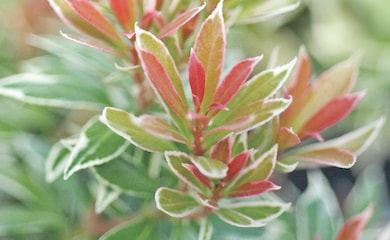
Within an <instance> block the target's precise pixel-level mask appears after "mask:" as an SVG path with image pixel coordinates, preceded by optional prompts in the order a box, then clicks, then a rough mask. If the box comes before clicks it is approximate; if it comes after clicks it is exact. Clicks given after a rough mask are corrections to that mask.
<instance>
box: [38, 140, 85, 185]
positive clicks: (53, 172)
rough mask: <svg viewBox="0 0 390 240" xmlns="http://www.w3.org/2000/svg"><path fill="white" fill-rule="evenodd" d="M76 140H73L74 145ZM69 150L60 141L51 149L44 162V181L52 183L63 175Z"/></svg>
mask: <svg viewBox="0 0 390 240" xmlns="http://www.w3.org/2000/svg"><path fill="white" fill-rule="evenodd" d="M76 141H77V140H75V143H76ZM69 155H70V150H69V149H68V148H66V147H65V146H64V145H63V143H62V142H61V141H59V142H57V143H56V144H55V145H54V146H53V147H51V149H50V152H49V154H48V156H47V159H46V161H45V170H46V181H47V182H53V181H54V180H56V179H57V178H58V177H59V176H60V175H61V174H63V173H64V171H65V169H66V166H67V165H68V164H69V163H68V162H69Z"/></svg>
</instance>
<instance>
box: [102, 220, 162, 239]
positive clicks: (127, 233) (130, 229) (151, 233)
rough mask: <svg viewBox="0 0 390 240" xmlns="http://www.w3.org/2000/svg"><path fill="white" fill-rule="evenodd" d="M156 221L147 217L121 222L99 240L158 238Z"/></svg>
mask: <svg viewBox="0 0 390 240" xmlns="http://www.w3.org/2000/svg"><path fill="white" fill-rule="evenodd" d="M158 237H159V236H158V232H157V223H156V222H154V221H153V220H149V219H137V220H135V221H129V222H126V223H123V224H121V225H119V226H117V227H115V228H113V229H111V230H110V231H108V232H106V233H105V234H104V235H103V236H101V237H100V238H99V240H124V239H131V238H136V239H137V240H150V239H158Z"/></svg>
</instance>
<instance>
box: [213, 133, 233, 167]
mask: <svg viewBox="0 0 390 240" xmlns="http://www.w3.org/2000/svg"><path fill="white" fill-rule="evenodd" d="M232 147H233V136H232V135H229V136H228V137H226V138H223V139H221V140H219V141H218V142H217V143H216V144H215V145H214V146H213V147H212V148H211V151H210V158H211V159H215V160H219V161H221V162H223V163H225V164H227V163H228V162H229V161H230V158H231V155H232ZM228 175H229V174H228Z"/></svg>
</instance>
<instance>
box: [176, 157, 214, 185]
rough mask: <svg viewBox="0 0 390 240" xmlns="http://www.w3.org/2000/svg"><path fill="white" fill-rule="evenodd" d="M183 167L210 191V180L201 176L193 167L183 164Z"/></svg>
mask: <svg viewBox="0 0 390 240" xmlns="http://www.w3.org/2000/svg"><path fill="white" fill-rule="evenodd" d="M183 167H185V168H186V169H187V170H189V171H190V172H191V173H192V174H193V175H194V176H195V177H196V178H197V179H198V180H199V182H200V183H202V184H203V185H204V186H205V187H207V188H208V189H211V184H210V179H209V178H208V177H206V176H205V175H203V174H202V173H201V172H200V171H199V169H198V168H197V167H196V166H195V165H193V164H186V163H183Z"/></svg>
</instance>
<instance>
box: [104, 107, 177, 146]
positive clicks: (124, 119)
mask: <svg viewBox="0 0 390 240" xmlns="http://www.w3.org/2000/svg"><path fill="white" fill-rule="evenodd" d="M100 120H101V121H102V122H103V123H104V124H106V125H107V126H108V127H109V128H110V129H111V130H112V131H114V132H115V133H116V134H118V135H120V136H122V137H123V138H125V139H126V140H128V141H130V142H131V143H133V144H134V145H136V146H137V147H139V148H141V149H144V150H146V151H151V152H163V151H174V150H177V147H176V146H175V144H174V143H173V142H171V141H168V140H166V139H162V138H159V137H157V136H155V135H153V134H150V133H148V132H147V131H146V130H145V129H144V128H143V127H142V123H141V121H140V119H139V118H137V117H136V116H134V115H133V114H131V113H128V112H125V111H123V110H120V109H116V108H109V107H107V108H105V109H104V110H103V114H102V116H101V117H100Z"/></svg>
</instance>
